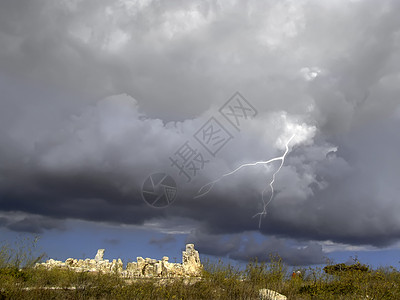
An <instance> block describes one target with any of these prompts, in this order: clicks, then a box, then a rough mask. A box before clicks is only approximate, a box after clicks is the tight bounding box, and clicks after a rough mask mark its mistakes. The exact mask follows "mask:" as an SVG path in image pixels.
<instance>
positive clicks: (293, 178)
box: [0, 0, 400, 265]
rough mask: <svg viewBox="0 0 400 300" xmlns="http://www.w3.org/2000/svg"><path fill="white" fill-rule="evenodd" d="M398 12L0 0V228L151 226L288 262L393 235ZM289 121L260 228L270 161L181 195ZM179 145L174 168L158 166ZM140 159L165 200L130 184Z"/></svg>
mask: <svg viewBox="0 0 400 300" xmlns="http://www.w3.org/2000/svg"><path fill="white" fill-rule="evenodd" d="M399 14H400V3H399V2H398V1H395V0H393V1H385V0H384V1H379V2H378V1H372V0H357V1H356V0H353V1H350V0H340V1H316V0H314V1H313V0H304V1H303V0H301V1H289V0H288V1H272V0H271V1H247V2H244V1H152V0H137V1H136V0H119V1H106V0H102V1H97V0H96V1H94V0H93V1H92V0H88V1H82V0H63V1H50V0H37V1H28V0H16V1H1V2H0V91H1V93H0V226H1V227H2V230H6V231H8V232H13V233H15V234H17V233H19V232H28V233H39V234H42V235H46V234H49V233H51V232H68V231H69V230H72V229H70V228H71V226H72V227H73V226H74V225H71V224H75V225H76V226H78V227H79V226H82V227H85V226H87V228H86V229H85V230H87V231H88V232H93V231H96V230H95V229H93V228H96V226H98V228H101V226H108V225H110V226H114V227H115V228H124V229H123V230H124V232H125V231H126V228H130V227H129V226H131V228H136V229H137V228H142V229H146V230H149V229H151V230H153V231H154V232H158V233H162V234H164V235H160V236H152V235H151V234H150V235H149V236H148V239H147V243H148V246H149V247H152V246H160V247H162V245H164V244H176V247H182V245H181V244H179V243H180V242H179V241H180V240H179V238H177V236H181V237H182V236H183V238H184V240H185V241H186V242H194V243H195V245H196V249H198V250H199V251H200V253H203V254H209V255H215V256H226V257H229V258H231V259H234V260H238V261H246V260H248V259H250V258H252V257H258V258H259V259H267V258H268V257H269V254H270V253H279V254H280V255H281V256H282V258H283V259H284V260H285V261H286V262H288V263H289V264H292V265H302V264H303V265H304V264H318V263H321V262H324V257H326V255H327V253H329V251H331V250H329V249H341V250H345V249H354V248H352V247H355V248H357V249H363V247H364V248H365V249H367V248H368V247H372V248H374V249H380V248H384V247H386V248H387V247H397V246H396V245H398V242H399V239H400V218H399V214H400V202H399V194H400V185H399V178H400V160H399V153H400V134H399V128H400V18H399V17H398V16H399ZM237 92H238V93H239V94H236V93H237ZM231 97H233V98H231ZM235 97H236V98H235ZM237 97H241V98H240V99H239V100H237ZM235 101H236V102H235ZM240 101H241V102H240ZM240 103H241V104H244V105H245V106H246V108H247V112H248V114H249V115H245V111H244V110H243V109H242V111H240V109H239V108H238V105H239V104H240ZM234 104H235V105H236V106H235V105H234ZM229 107H231V108H232V107H233V109H239V110H236V111H234V114H231V115H229V114H227V113H226V112H227V110H224V108H226V109H228V108H229ZM235 107H236V108H235ZM231 112H232V111H231ZM235 113H236V115H235ZM229 116H230V117H229ZM235 116H236V118H235ZM235 122H236V123H235ZM210 124H211V125H213V126H214V127H212V126H211V127H210ZM207 128H208V129H210V128H214V129H215V130H220V131H219V136H218V135H215V136H213V137H212V138H213V139H214V138H215V139H214V140H213V141H215V143H214V144H213V146H210V144H207V142H206V141H205V140H204V138H205V137H206V134H207V132H206V131H204V130H205V129H207ZM208 133H210V132H208ZM292 135H294V138H293V139H292V140H291V141H290V143H289V144H288V145H287V146H288V153H287V155H286V156H285V161H284V164H283V166H282V168H281V169H280V171H279V173H277V174H276V177H275V182H274V192H275V193H274V197H273V198H272V201H271V202H270V203H269V204H268V206H266V212H267V214H266V215H265V216H264V217H263V218H262V219H261V221H262V222H261V226H260V227H259V218H258V217H257V216H256V217H254V216H255V215H256V214H257V213H259V212H262V211H263V208H264V205H263V202H262V201H263V198H262V193H263V191H264V201H268V200H269V197H270V195H271V189H270V187H269V183H270V182H271V180H272V178H273V174H274V172H276V171H277V170H278V168H279V166H280V163H281V161H274V162H271V163H269V164H264V165H257V166H253V167H245V168H243V169H241V170H240V171H238V172H236V173H234V174H232V175H230V176H226V177H224V178H222V179H221V180H219V181H218V182H216V183H215V184H214V185H213V187H212V189H210V190H209V192H208V193H207V194H205V195H204V196H202V197H197V198H196V197H195V196H196V195H198V191H199V189H200V188H201V187H202V186H203V185H206V184H207V183H209V182H212V181H214V180H216V179H218V178H220V176H222V175H223V174H226V173H229V172H231V171H232V170H235V169H236V168H237V167H239V166H240V165H241V164H245V163H254V162H257V161H267V160H270V159H272V158H276V157H281V156H282V155H283V154H284V152H285V149H286V148H285V146H286V143H287V142H288V141H289V139H290V137H291V136H292ZM208 137H209V138H210V136H208ZM202 139H203V140H202ZM208 142H210V140H208ZM185 145H186V146H187V148H183V147H184V146H185ZM189 147H190V148H189ZM207 147H208V149H207ZM210 147H211V148H212V147H214V148H212V149H210ZM185 149H186V151H194V152H192V154H193V155H192V156H191V158H192V159H193V158H196V159H195V160H194V163H197V167H198V169H197V170H193V169H190V167H188V165H185V168H186V169H185V170H186V172H187V174H188V175H190V178H189V176H188V175H186V174H185V173H184V172H183V171H182V170H181V169H179V167H178V166H181V165H182V164H181V163H179V164H178V163H177V164H176V165H174V164H173V161H174V160H177V159H179V158H180V159H183V155H181V154H182V153H183V151H184V150H185ZM186 154H188V152H186ZM186 158H187V157H186ZM192 161H193V160H192ZM190 166H193V164H192V165H190ZM185 170H184V171H185ZM154 173H163V174H167V175H169V176H170V177H171V178H172V179H173V180H174V181H175V184H176V195H175V194H174V195H173V197H172V198H173V199H172V198H171V199H172V200H173V201H171V202H172V203H170V205H168V206H166V207H158V208H155V207H152V206H151V205H149V204H148V203H146V202H145V201H144V199H143V198H144V197H143V194H142V190H143V187H144V185H145V181H146V179H147V178H148V176H149V175H151V174H154ZM77 224H79V225H77ZM85 224H86V225H85ZM87 224H90V225H87ZM121 230H122V229H121ZM99 231H100V232H101V230H99ZM96 232H97V231H96ZM100 234H101V233H100ZM126 235H127V236H128V235H129V236H130V238H131V239H134V238H135V236H134V233H129V231H127V233H126ZM141 239H143V237H141ZM105 240H106V242H108V243H110V244H114V245H118V244H119V241H118V240H117V239H114V238H112V237H108V238H105ZM83 243H84V242H83Z"/></svg>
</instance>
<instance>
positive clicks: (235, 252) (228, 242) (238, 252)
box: [187, 232, 326, 265]
mask: <svg viewBox="0 0 400 300" xmlns="http://www.w3.org/2000/svg"><path fill="white" fill-rule="evenodd" d="M187 241H188V242H191V243H195V244H196V248H197V249H198V250H199V251H200V253H202V254H209V255H215V256H228V257H229V258H231V259H235V260H241V261H246V262H247V261H250V260H254V259H257V260H258V261H269V260H270V259H271V258H274V257H276V256H277V255H279V257H280V258H282V260H283V261H284V262H285V263H287V264H289V265H310V264H321V263H324V262H325V260H326V258H325V257H324V252H323V251H322V247H321V245H319V244H318V243H316V242H307V243H302V244H301V243H296V242H293V241H290V240H287V239H280V238H276V237H274V236H271V237H269V238H268V239H265V240H263V241H261V242H260V241H257V240H256V238H255V237H254V236H253V235H252V234H249V233H243V234H234V235H233V236H221V235H208V234H204V233H201V232H193V233H192V234H191V235H189V236H188V239H187Z"/></svg>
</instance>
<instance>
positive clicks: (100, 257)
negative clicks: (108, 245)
mask: <svg viewBox="0 0 400 300" xmlns="http://www.w3.org/2000/svg"><path fill="white" fill-rule="evenodd" d="M104 251H105V250H104V249H99V250H97V254H96V257H95V258H94V260H95V261H96V262H99V261H101V260H103V257H104Z"/></svg>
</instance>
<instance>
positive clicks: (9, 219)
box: [0, 213, 65, 233]
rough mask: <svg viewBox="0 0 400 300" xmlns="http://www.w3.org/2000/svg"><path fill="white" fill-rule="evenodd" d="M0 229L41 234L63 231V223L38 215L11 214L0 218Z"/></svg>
mask: <svg viewBox="0 0 400 300" xmlns="http://www.w3.org/2000/svg"><path fill="white" fill-rule="evenodd" d="M0 227H5V228H7V229H9V230H12V231H16V232H29V233H43V231H44V230H49V229H58V230H64V229H65V226H64V223H63V222H62V221H60V220H57V219H54V218H48V217H43V216H38V215H29V214H24V215H22V216H21V215H20V214H16V213H11V214H8V215H7V216H5V217H0Z"/></svg>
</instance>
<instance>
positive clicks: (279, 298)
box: [258, 289, 287, 300]
mask: <svg viewBox="0 0 400 300" xmlns="http://www.w3.org/2000/svg"><path fill="white" fill-rule="evenodd" d="M258 295H259V296H260V300H287V297H286V296H284V295H282V294H279V293H278V292H275V291H273V290H269V289H261V290H259V291H258Z"/></svg>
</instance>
